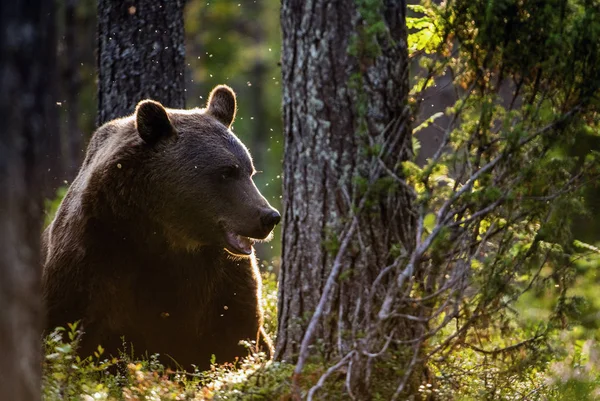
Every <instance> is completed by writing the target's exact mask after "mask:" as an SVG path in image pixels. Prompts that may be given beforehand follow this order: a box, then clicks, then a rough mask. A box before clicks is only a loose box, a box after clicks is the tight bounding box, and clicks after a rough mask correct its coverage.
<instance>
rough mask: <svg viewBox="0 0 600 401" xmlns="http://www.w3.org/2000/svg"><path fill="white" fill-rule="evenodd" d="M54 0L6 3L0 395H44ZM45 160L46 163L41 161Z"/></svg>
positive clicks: (0, 43)
mask: <svg viewBox="0 0 600 401" xmlns="http://www.w3.org/2000/svg"><path fill="white" fill-rule="evenodd" d="M53 25H54V14H53V2H52V1H43V0H30V1H26V2H24V1H12V2H10V1H9V2H2V3H0V27H1V30H2V33H1V34H0V82H1V84H0V118H1V119H2V121H3V131H2V134H0V310H1V311H2V312H1V313H0V355H1V357H0V399H2V400H12V401H20V400H23V401H31V400H34V401H35V400H39V399H40V392H41V391H40V390H41V384H40V374H41V349H42V348H41V343H40V339H41V335H42V327H43V325H42V310H41V306H42V305H41V296H40V288H39V285H40V275H41V265H40V260H39V238H40V231H41V223H42V207H41V206H42V199H41V191H42V177H43V172H44V171H45V170H47V167H48V164H47V162H48V159H47V157H46V152H45V150H46V149H45V148H44V144H45V142H46V141H47V138H48V134H49V133H53V132H56V130H55V128H56V127H55V126H54V125H53V124H49V122H50V121H53V120H52V119H51V118H50V116H51V115H52V111H53V107H52V104H53V103H52V102H55V99H53V98H52V96H51V91H49V90H48V89H49V88H50V87H51V85H52V84H51V83H52V82H53V80H54V76H53V72H54V51H55V44H54V36H53ZM42 161H44V162H45V163H42Z"/></svg>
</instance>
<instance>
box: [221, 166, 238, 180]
mask: <svg viewBox="0 0 600 401" xmlns="http://www.w3.org/2000/svg"><path fill="white" fill-rule="evenodd" d="M239 173H240V168H239V166H233V165H232V166H227V167H224V168H223V169H222V170H221V178H223V179H224V180H228V179H233V178H237V177H238V175H239Z"/></svg>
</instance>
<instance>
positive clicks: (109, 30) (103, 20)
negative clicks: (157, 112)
mask: <svg viewBox="0 0 600 401" xmlns="http://www.w3.org/2000/svg"><path fill="white" fill-rule="evenodd" d="M183 6H184V1H183V0H172V1H167V0H123V1H122V0H99V1H98V52H99V53H98V119H97V123H98V125H102V124H103V123H105V122H107V121H110V120H112V119H115V118H118V117H123V116H125V115H127V114H130V113H133V111H134V109H135V105H136V104H137V103H138V102H139V101H140V100H142V99H146V98H150V99H154V100H157V101H159V102H161V103H162V104H163V105H165V106H167V107H172V108H184V107H185V96H184V65H185V59H184V56H185V51H184V41H183V39H184V37H183Z"/></svg>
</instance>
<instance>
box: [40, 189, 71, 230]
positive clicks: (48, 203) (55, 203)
mask: <svg viewBox="0 0 600 401" xmlns="http://www.w3.org/2000/svg"><path fill="white" fill-rule="evenodd" d="M67 189H68V188H67V187H59V188H58V189H57V190H56V197H55V198H54V199H45V200H44V227H48V225H49V224H50V223H52V220H54V216H55V215H56V212H57V211H58V207H59V206H60V202H62V200H63V198H64V197H65V195H66V194H67Z"/></svg>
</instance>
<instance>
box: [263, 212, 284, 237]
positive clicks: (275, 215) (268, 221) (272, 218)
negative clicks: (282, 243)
mask: <svg viewBox="0 0 600 401" xmlns="http://www.w3.org/2000/svg"><path fill="white" fill-rule="evenodd" d="M280 221H281V215H280V214H279V212H278V211H277V210H275V209H267V210H266V211H264V212H263V213H262V216H260V223H261V224H262V226H263V229H264V230H265V231H268V232H270V231H271V230H273V228H274V227H275V226H276V225H277V224H278V223H279V222H280Z"/></svg>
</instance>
